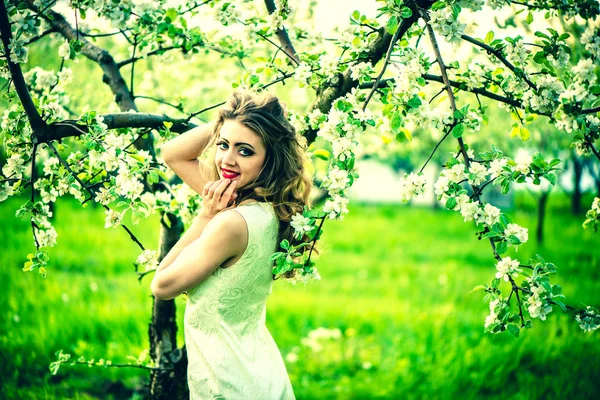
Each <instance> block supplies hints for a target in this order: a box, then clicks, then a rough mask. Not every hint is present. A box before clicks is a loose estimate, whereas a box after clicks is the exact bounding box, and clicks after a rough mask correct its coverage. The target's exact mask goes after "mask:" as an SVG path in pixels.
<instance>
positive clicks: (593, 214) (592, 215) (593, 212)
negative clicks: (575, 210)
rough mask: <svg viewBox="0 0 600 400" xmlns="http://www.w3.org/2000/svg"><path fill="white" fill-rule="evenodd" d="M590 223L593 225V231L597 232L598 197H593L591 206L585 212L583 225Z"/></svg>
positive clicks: (599, 205)
mask: <svg viewBox="0 0 600 400" xmlns="http://www.w3.org/2000/svg"><path fill="white" fill-rule="evenodd" d="M590 225H591V226H592V227H593V229H594V232H598V228H599V227H600V197H596V198H594V201H593V202H592V208H590V209H589V211H588V212H587V213H586V214H585V221H584V222H583V227H584V228H587V227H588V226H590Z"/></svg>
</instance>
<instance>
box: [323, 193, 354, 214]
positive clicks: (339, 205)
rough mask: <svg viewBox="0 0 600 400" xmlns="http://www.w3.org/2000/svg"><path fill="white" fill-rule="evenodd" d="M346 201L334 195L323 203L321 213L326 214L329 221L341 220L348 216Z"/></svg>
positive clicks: (342, 197) (344, 198)
mask: <svg viewBox="0 0 600 400" xmlns="http://www.w3.org/2000/svg"><path fill="white" fill-rule="evenodd" d="M348 201H349V200H348V199H347V198H346V197H344V196H342V195H339V194H334V195H333V196H331V197H330V198H328V199H327V200H326V201H325V205H324V206H323V212H325V213H327V214H328V217H329V219H336V218H339V219H343V218H344V215H346V214H348Z"/></svg>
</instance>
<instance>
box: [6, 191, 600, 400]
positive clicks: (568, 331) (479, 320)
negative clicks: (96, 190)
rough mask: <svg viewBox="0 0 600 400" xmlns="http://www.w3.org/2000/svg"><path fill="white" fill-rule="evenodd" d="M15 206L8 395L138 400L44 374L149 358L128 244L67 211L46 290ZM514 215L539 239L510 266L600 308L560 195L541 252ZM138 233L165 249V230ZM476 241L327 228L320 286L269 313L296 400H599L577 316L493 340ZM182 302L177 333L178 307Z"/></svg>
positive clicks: (279, 298) (413, 229)
mask: <svg viewBox="0 0 600 400" xmlns="http://www.w3.org/2000/svg"><path fill="white" fill-rule="evenodd" d="M588 203H589V202H588ZM18 206H19V202H18V199H16V200H15V199H12V200H9V201H8V202H6V203H2V204H0V213H1V214H0V215H2V216H3V221H4V223H3V224H2V228H0V242H1V243H2V244H3V256H2V269H1V270H0V387H1V388H2V389H0V390H1V391H0V397H2V396H4V397H6V398H19V399H21V398H23V399H28V398H31V399H54V398H80V399H89V398H92V399H95V398H102V399H104V398H130V397H132V396H136V395H137V394H136V393H139V389H140V388H141V387H142V385H143V384H144V382H145V380H146V379H147V373H145V372H143V371H139V370H130V369H116V368H109V369H105V368H97V367H95V368H92V369H90V368H88V367H85V366H74V367H70V366H63V367H61V369H60V371H59V373H58V374H57V375H56V376H51V375H50V373H49V370H48V364H49V363H50V362H51V361H54V360H55V356H54V352H55V351H57V350H59V349H63V351H64V352H66V353H71V354H73V356H74V357H79V356H85V357H86V358H87V359H90V358H95V359H98V358H105V359H110V360H112V361H113V362H114V363H119V362H128V360H127V356H128V355H132V356H137V355H139V354H140V352H142V351H143V350H144V349H145V348H146V347H147V328H148V323H149V321H150V311H151V310H150V306H151V301H150V298H149V295H150V292H149V289H148V285H149V282H150V280H149V279H147V280H144V282H142V284H141V285H140V284H138V282H137V279H136V277H135V274H134V273H133V264H132V262H133V260H134V259H135V257H136V256H137V255H138V254H139V250H138V249H137V248H136V246H135V244H133V243H132V241H131V240H130V239H129V238H128V235H127V234H126V233H125V232H124V231H122V230H119V229H112V230H108V231H107V230H105V229H104V228H103V219H104V216H103V215H104V214H103V212H102V210H101V209H86V210H82V209H80V208H78V206H77V205H76V204H74V203H73V202H70V201H62V202H60V203H58V204H57V207H56V212H55V215H56V219H55V225H56V227H57V231H58V233H59V244H58V245H57V247H56V248H54V249H52V252H51V257H52V258H51V265H50V266H49V268H48V277H47V278H46V279H41V278H40V277H39V276H38V275H37V274H33V273H24V272H22V271H21V266H22V264H23V262H24V261H25V256H26V254H27V253H28V252H29V251H31V250H32V243H31V240H30V237H31V231H30V229H31V228H30V226H29V225H28V223H27V221H18V220H15V219H14V218H13V217H12V216H13V215H14V210H16V208H18ZM516 206H517V207H516V208H517V209H518V210H519V211H514V212H510V214H511V217H512V218H513V220H514V221H515V222H517V223H519V224H522V225H524V226H526V227H528V228H529V229H530V241H529V243H527V244H526V245H524V246H521V247H520V248H519V251H518V253H515V252H514V251H512V252H511V253H510V255H511V256H512V257H514V256H518V257H519V259H520V260H521V261H522V262H524V263H525V262H527V260H528V257H530V256H532V255H534V254H536V253H539V254H541V255H543V256H544V258H545V259H546V260H548V261H552V262H554V263H555V264H556V265H557V266H558V267H559V271H560V274H559V275H558V276H556V277H554V278H553V282H554V283H559V284H560V285H561V286H563V292H564V294H565V295H566V297H567V302H568V303H569V304H572V305H578V304H579V303H580V302H582V303H586V304H592V305H600V296H598V293H599V292H600V281H599V280H598V274H599V272H600V271H599V270H598V265H600V263H599V260H600V246H599V244H600V238H599V236H598V235H595V234H594V233H593V232H592V231H590V230H583V229H582V228H581V223H582V222H583V217H582V216H579V217H573V216H571V215H570V214H569V213H568V212H566V211H565V210H567V209H568V205H567V204H566V203H565V198H564V197H560V195H559V194H554V195H553V196H551V197H550V202H549V210H548V217H547V218H548V220H547V225H546V240H545V242H544V245H542V246H539V245H536V244H535V239H534V231H535V223H536V210H535V203H534V199H533V198H532V197H531V196H530V195H527V194H520V195H519V196H518V197H517V199H516ZM132 228H133V231H134V232H135V233H136V234H138V235H139V237H140V240H141V241H142V243H144V245H145V246H146V247H150V248H155V247H156V243H157V240H158V223H157V219H156V218H153V219H152V220H150V221H145V222H143V223H142V224H141V225H139V226H136V227H132ZM475 232H476V229H475V228H474V226H473V225H471V224H469V223H463V222H462V219H461V218H460V216H459V215H458V214H456V213H452V212H448V211H445V210H431V209H427V208H415V207H408V206H392V205H387V206H375V205H358V204H354V205H353V206H352V207H351V212H350V215H349V216H347V217H346V219H345V220H344V221H342V222H331V221H328V222H327V223H326V224H325V235H324V239H323V243H321V245H320V248H321V255H320V259H319V260H318V263H317V265H318V268H319V271H320V273H321V275H322V276H323V280H322V281H321V282H318V283H315V282H311V283H309V284H308V285H307V286H304V285H297V286H292V285H289V284H282V283H281V282H276V284H275V287H274V291H273V294H272V296H271V297H270V299H269V303H268V313H267V314H268V316H267V325H268V327H269V329H270V331H271V333H272V334H273V337H274V338H275V340H276V341H277V343H278V345H279V348H280V350H281V352H282V354H283V355H284V357H287V356H288V354H289V353H294V354H297V356H298V357H297V361H295V362H290V361H287V362H286V365H287V368H288V372H289V374H290V378H291V380H292V385H293V386H294V391H295V393H296V396H297V397H298V398H299V399H396V398H457V397H460V398H467V399H468V398H484V397H485V398H498V399H500V398H502V399H504V398H515V399H531V398H569V399H571V398H594V397H598V394H600V379H599V378H600V365H599V364H598V363H597V360H598V357H599V356H600V341H599V340H598V337H597V335H598V333H592V334H586V333H584V332H582V331H581V330H580V329H579V328H578V327H577V325H576V323H575V322H574V321H573V320H572V317H571V316H570V315H566V314H563V313H561V312H558V311H556V310H555V311H553V312H552V313H551V314H550V315H549V317H548V320H547V321H545V322H541V321H539V320H534V327H533V328H532V329H531V330H527V331H522V333H521V337H520V338H514V337H512V336H510V335H509V334H502V335H489V334H484V333H483V321H484V319H485V316H486V315H487V314H488V307H487V305H486V304H485V303H483V302H482V301H481V298H482V295H481V293H469V292H470V290H471V289H472V288H473V287H474V286H475V285H478V284H482V283H487V282H489V281H490V280H491V278H492V277H493V275H494V273H495V268H494V260H493V258H492V256H491V251H490V246H489V243H488V242H486V241H483V240H482V241H479V240H477V238H476V236H475ZM177 304H178V306H179V308H178V321H179V324H180V326H181V324H182V317H183V312H182V311H183V306H184V304H183V301H182V300H178V303H177ZM318 327H325V328H329V329H334V328H338V329H340V331H341V332H342V336H341V338H339V339H326V340H322V341H321V342H320V344H321V346H322V349H321V350H320V351H317V350H318V349H312V348H311V347H309V346H306V345H304V344H302V339H303V338H304V337H306V336H307V335H308V333H309V332H310V331H311V330H313V329H316V328H318ZM182 341H183V337H182V334H181V332H180V344H181V343H182ZM290 360H291V358H290ZM2 391H3V392H2Z"/></svg>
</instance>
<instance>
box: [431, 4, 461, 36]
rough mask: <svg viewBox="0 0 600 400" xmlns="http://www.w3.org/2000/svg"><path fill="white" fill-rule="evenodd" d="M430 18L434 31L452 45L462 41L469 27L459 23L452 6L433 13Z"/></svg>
mask: <svg viewBox="0 0 600 400" xmlns="http://www.w3.org/2000/svg"><path fill="white" fill-rule="evenodd" d="M430 18H431V26H432V27H433V29H435V30H436V31H438V32H439V33H440V34H441V35H442V36H444V38H445V39H446V40H447V41H448V42H450V43H454V42H458V41H460V37H461V35H462V34H463V33H464V31H465V28H466V27H467V25H466V24H463V23H460V22H459V21H458V18H457V16H456V15H455V14H454V8H453V7H452V6H451V5H448V6H446V7H444V8H439V9H437V10H434V11H431V13H430Z"/></svg>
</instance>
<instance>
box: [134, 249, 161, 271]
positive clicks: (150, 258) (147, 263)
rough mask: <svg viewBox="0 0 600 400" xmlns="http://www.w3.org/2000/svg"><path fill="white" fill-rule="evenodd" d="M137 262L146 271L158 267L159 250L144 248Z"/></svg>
mask: <svg viewBox="0 0 600 400" xmlns="http://www.w3.org/2000/svg"><path fill="white" fill-rule="evenodd" d="M136 264H137V266H138V267H142V268H143V269H144V271H152V270H155V269H156V268H157V267H158V252H157V251H156V250H144V251H143V252H142V253H141V254H140V255H139V256H138V258H137V260H136Z"/></svg>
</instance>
